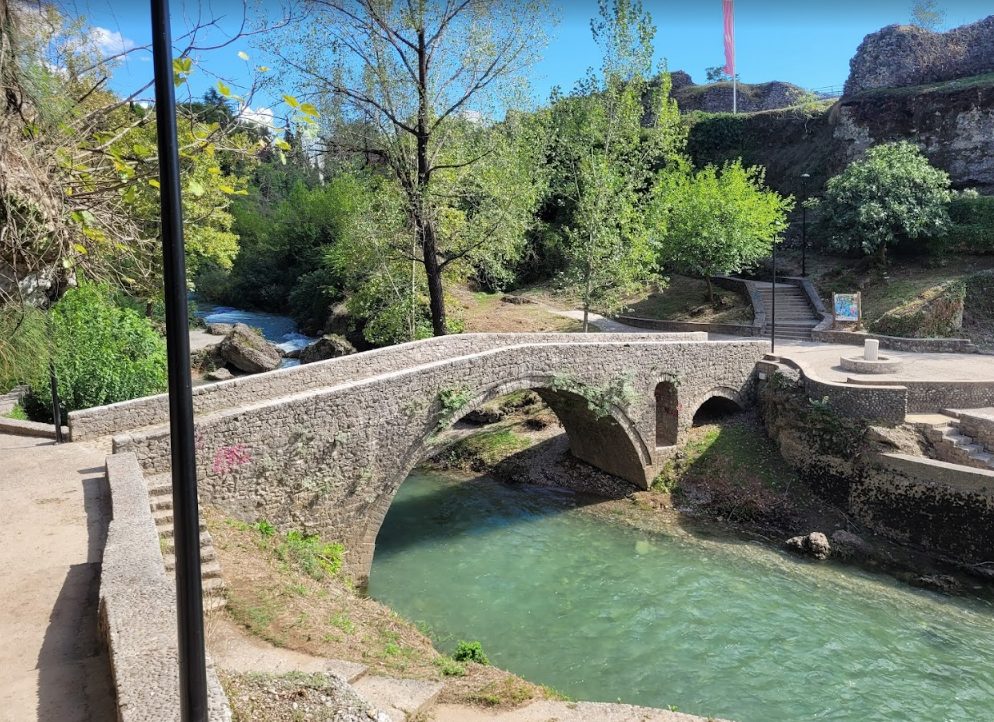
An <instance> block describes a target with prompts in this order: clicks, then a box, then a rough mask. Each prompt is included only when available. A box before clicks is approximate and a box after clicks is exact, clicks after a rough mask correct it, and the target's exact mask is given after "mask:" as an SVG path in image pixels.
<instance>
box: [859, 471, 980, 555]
mask: <svg viewBox="0 0 994 722" xmlns="http://www.w3.org/2000/svg"><path fill="white" fill-rule="evenodd" d="M849 509H850V510H851V511H852V512H853V514H854V515H855V516H856V517H857V518H858V519H859V521H860V522H861V523H863V524H865V525H866V526H868V527H869V528H871V529H873V530H874V531H876V532H877V533H880V534H883V535H884V536H887V537H889V538H891V539H894V540H895V541H898V542H902V543H905V544H913V545H915V546H918V547H921V548H924V549H927V550H930V551H933V552H936V553H939V554H941V555H943V556H950V557H953V558H956V559H959V560H961V561H964V562H967V563H976V562H988V561H990V560H991V559H994V534H991V529H994V472H991V471H985V470H983V469H973V468H970V467H966V466H960V465H958V464H949V463H947V462H944V461H936V460H934V459H927V458H924V457H918V456H909V455H906V454H880V455H879V457H878V458H877V459H876V460H875V461H874V462H872V463H870V464H868V465H866V467H865V468H864V471H863V474H862V475H861V478H860V479H859V482H858V483H857V484H855V485H854V486H853V488H852V489H851V491H850V500H849Z"/></svg>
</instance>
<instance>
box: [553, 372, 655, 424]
mask: <svg viewBox="0 0 994 722" xmlns="http://www.w3.org/2000/svg"><path fill="white" fill-rule="evenodd" d="M551 386H552V389H553V390H555V391H567V392H569V393H572V394H576V395H577V396H581V397H583V399H584V400H585V401H586V402H587V408H588V409H590V411H592V412H593V413H594V415H595V416H597V418H603V417H605V416H610V415H611V414H612V413H613V411H614V409H616V408H617V409H621V410H622V411H626V412H627V411H628V410H629V409H630V408H631V406H632V404H634V403H635V401H636V400H637V399H638V394H637V393H636V391H635V386H634V385H633V384H632V377H631V375H630V374H624V375H622V376H618V377H616V378H613V379H611V380H610V381H608V382H607V383H606V384H604V385H603V386H590V385H588V384H585V383H583V382H582V381H579V380H577V379H575V378H573V377H572V376H556V377H554V378H553V379H552V384H551Z"/></svg>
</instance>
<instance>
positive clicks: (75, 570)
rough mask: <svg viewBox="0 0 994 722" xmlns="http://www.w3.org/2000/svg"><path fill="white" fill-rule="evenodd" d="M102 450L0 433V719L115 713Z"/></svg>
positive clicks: (61, 720)
mask: <svg viewBox="0 0 994 722" xmlns="http://www.w3.org/2000/svg"><path fill="white" fill-rule="evenodd" d="M104 455H105V454H104V452H102V451H98V450H97V449H95V448H92V447H89V446H85V445H83V444H65V445H62V446H56V445H55V444H54V443H52V442H51V441H46V440H42V439H29V438H25V437H18V436H9V435H6V434H0V509H2V510H3V531H4V535H3V543H2V545H0V642H2V644H0V670H3V676H2V681H0V720H4V722H24V721H25V720H34V719H37V720H43V721H45V722H47V721H49V720H51V721H52V722H76V721H77V720H78V721H79V722H84V721H85V722H93V721H96V720H100V721H102V720H113V719H115V718H116V712H115V709H114V704H113V697H112V691H111V684H110V670H109V666H108V663H107V657H106V654H105V652H104V651H103V649H102V648H101V644H100V642H99V635H98V632H97V595H98V591H99V586H98V585H99V581H100V579H99V569H100V558H101V555H102V552H103V544H104V537H105V536H106V524H107V517H108V514H109V509H108V498H107V492H106V481H105V479H104V476H103V461H104Z"/></svg>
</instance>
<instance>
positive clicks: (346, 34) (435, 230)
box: [275, 0, 548, 335]
mask: <svg viewBox="0 0 994 722" xmlns="http://www.w3.org/2000/svg"><path fill="white" fill-rule="evenodd" d="M306 7H307V9H308V10H309V12H307V13H305V14H304V16H303V17H302V25H300V26H294V27H293V28H292V29H291V31H290V36H288V38H287V40H288V42H285V43H275V46H276V47H277V48H278V49H277V50H276V51H275V52H276V53H277V54H278V55H279V56H280V57H281V58H282V60H283V61H284V63H285V64H286V66H287V67H289V68H292V69H293V71H294V72H295V73H296V74H297V76H298V78H299V79H300V81H301V83H302V84H303V85H304V86H305V92H307V93H309V94H311V95H313V96H314V97H315V98H317V99H319V100H320V101H321V102H322V103H324V104H325V106H326V110H327V112H326V113H325V118H326V119H327V120H326V126H327V127H326V128H325V130H326V134H327V142H328V145H329V146H330V147H331V148H332V149H333V150H334V151H337V152H338V153H344V154H352V155H353V156H354V157H356V158H358V159H361V161H362V162H366V163H371V164H375V165H376V166H377V167H378V168H381V169H383V170H386V171H388V172H389V173H390V174H391V175H392V176H393V178H394V180H395V182H396V184H397V185H398V187H399V189H400V191H401V193H402V197H403V199H404V204H405V214H406V216H407V223H408V227H409V232H410V234H411V236H412V238H413V240H414V242H413V244H412V245H413V247H414V250H415V253H414V254H410V255H412V256H413V258H414V261H413V262H414V263H417V264H420V265H422V266H423V268H424V274H425V280H426V284H427V289H428V297H429V302H430V307H431V317H432V329H433V332H434V333H435V334H436V335H441V334H444V333H446V331H447V329H446V310H445V293H444V282H443V274H444V272H445V270H446V266H448V265H450V264H453V263H456V262H457V261H458V260H461V259H462V258H465V257H466V255H468V253H464V250H465V249H464V248H463V249H461V250H456V251H454V252H447V250H446V247H445V243H446V239H445V238H444V237H443V235H442V232H441V230H440V224H441V223H442V215H443V214H444V210H443V209H442V206H443V205H445V203H444V201H443V200H440V197H441V196H440V193H439V192H437V191H436V186H437V185H438V184H439V183H440V179H439V176H440V175H442V174H443V173H445V174H446V175H449V176H451V175H453V174H455V175H462V173H464V172H469V171H470V169H472V168H473V167H474V166H475V165H476V164H477V163H479V162H481V161H482V160H483V159H484V158H492V157H493V155H494V154H493V153H492V152H490V151H488V150H485V151H483V152H479V153H467V154H462V153H459V152H458V150H459V148H458V147H457V146H456V145H454V141H453V139H454V137H455V136H456V135H458V133H453V132H452V131H453V126H455V125H459V124H460V123H465V122H466V120H467V119H477V120H481V119H482V120H486V118H487V117H488V114H490V113H492V112H494V111H495V110H496V108H497V106H498V105H504V106H505V107H507V104H508V103H512V104H513V102H514V91H515V90H516V89H517V87H518V85H519V80H520V79H521V74H522V72H523V70H524V69H525V68H526V67H527V66H528V65H530V64H531V63H532V62H533V61H534V60H535V59H536V50H537V48H538V46H539V45H540V44H541V43H542V41H543V40H544V30H543V28H544V26H545V25H546V24H547V18H548V14H547V12H546V9H547V8H546V6H545V2H544V0H527V1H524V2H514V3H511V2H510V1H509V0H460V1H456V0H420V1H419V2H407V3H393V2H380V1H378V0H350V1H348V2H322V3H311V4H308V5H307V6H306ZM498 99H499V102H498ZM512 107H513V106H512ZM471 146H472V144H469V147H471ZM441 182H443V183H444V184H445V185H447V186H448V187H452V184H451V181H448V180H446V181H441ZM484 223H486V222H485V221H484ZM458 237H459V238H465V236H458ZM471 243H472V242H471Z"/></svg>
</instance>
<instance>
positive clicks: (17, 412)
mask: <svg viewBox="0 0 994 722" xmlns="http://www.w3.org/2000/svg"><path fill="white" fill-rule="evenodd" d="M7 418H8V419H17V420H18V421H27V420H28V414H27V412H26V411H25V410H24V408H23V407H22V406H21V405H20V404H14V408H12V409H11V410H10V411H8V412H7Z"/></svg>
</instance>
